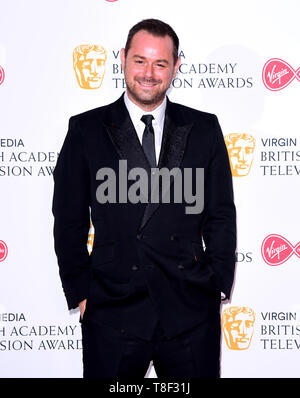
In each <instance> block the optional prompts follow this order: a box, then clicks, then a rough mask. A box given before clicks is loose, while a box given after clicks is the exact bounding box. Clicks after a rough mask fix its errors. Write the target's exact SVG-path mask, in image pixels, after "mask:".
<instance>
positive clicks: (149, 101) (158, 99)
mask: <svg viewBox="0 0 300 398" xmlns="http://www.w3.org/2000/svg"><path fill="white" fill-rule="evenodd" d="M134 81H135V82H137V83H136V84H139V82H145V83H157V84H160V83H161V81H160V80H154V79H136V78H135V79H134ZM125 82H126V88H127V92H128V93H129V94H130V96H131V97H132V99H133V100H134V101H135V102H136V103H137V104H140V105H143V106H147V107H153V106H155V105H159V104H161V103H162V101H163V100H164V98H165V95H166V92H167V91H168V88H167V89H166V90H159V91H157V92H155V93H154V94H151V93H147V92H144V93H141V94H140V92H138V90H137V89H136V88H135V84H134V83H133V84H131V83H130V82H128V79H126V76H125Z"/></svg>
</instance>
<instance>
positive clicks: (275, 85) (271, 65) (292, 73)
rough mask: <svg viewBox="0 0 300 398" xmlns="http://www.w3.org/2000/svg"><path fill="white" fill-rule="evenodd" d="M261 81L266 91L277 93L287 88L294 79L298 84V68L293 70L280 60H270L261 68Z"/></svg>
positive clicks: (299, 78) (299, 70) (299, 69)
mask: <svg viewBox="0 0 300 398" xmlns="http://www.w3.org/2000/svg"><path fill="white" fill-rule="evenodd" d="M262 79H263V82H264V85H265V86H266V87H267V89H269V90H271V91H279V90H282V89H283V88H285V87H287V86H288V85H289V84H290V83H291V82H292V81H293V80H294V79H297V80H298V81H299V82H300V68H298V69H297V70H294V69H293V68H292V67H291V65H289V64H288V63H287V62H285V61H283V60H282V59H279V58H272V59H270V60H269V61H268V62H266V63H265V66H264V67H263V72H262Z"/></svg>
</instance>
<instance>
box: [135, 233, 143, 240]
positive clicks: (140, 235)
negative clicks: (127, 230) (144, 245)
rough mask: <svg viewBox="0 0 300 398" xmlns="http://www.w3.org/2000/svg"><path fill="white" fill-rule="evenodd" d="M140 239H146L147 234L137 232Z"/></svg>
mask: <svg viewBox="0 0 300 398" xmlns="http://www.w3.org/2000/svg"><path fill="white" fill-rule="evenodd" d="M136 237H137V238H138V239H139V240H142V239H145V235H143V234H137V236H136Z"/></svg>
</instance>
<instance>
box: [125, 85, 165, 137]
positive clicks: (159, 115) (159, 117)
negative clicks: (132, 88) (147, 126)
mask: <svg viewBox="0 0 300 398" xmlns="http://www.w3.org/2000/svg"><path fill="white" fill-rule="evenodd" d="M124 102H125V105H126V107H127V110H128V112H129V115H130V117H131V120H132V122H133V124H134V126H136V125H137V124H138V123H140V121H141V117H142V116H143V115H149V114H151V115H153V117H154V121H153V123H157V124H158V126H159V127H160V129H161V130H163V127H164V120H165V111H166V106H167V97H166V96H165V98H164V100H163V102H162V103H161V104H160V105H159V106H158V107H157V108H155V109H154V110H153V111H151V112H146V111H144V110H143V109H141V108H140V107H139V106H137V105H136V104H135V103H134V102H132V101H131V100H130V99H129V97H128V95H127V92H126V91H125V94H124Z"/></svg>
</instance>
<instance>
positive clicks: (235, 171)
mask: <svg viewBox="0 0 300 398" xmlns="http://www.w3.org/2000/svg"><path fill="white" fill-rule="evenodd" d="M224 139H225V143H226V146H227V151H228V155H229V160H230V166H231V173H232V176H233V177H244V176H246V175H248V174H249V171H250V169H251V165H252V162H253V156H254V148H255V139H254V137H252V135H250V134H235V133H233V134H228V135H226V136H225V137H224Z"/></svg>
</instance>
